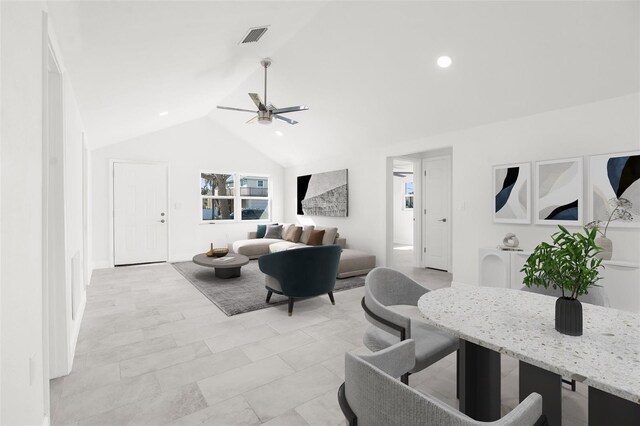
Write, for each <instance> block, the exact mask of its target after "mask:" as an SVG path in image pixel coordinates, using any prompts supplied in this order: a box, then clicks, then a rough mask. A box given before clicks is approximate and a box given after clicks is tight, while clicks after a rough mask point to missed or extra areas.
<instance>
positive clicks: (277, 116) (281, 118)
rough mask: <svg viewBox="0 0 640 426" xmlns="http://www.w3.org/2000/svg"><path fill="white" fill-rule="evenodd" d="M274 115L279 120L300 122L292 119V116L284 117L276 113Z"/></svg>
mask: <svg viewBox="0 0 640 426" xmlns="http://www.w3.org/2000/svg"><path fill="white" fill-rule="evenodd" d="M272 117H274V118H277V119H278V120H282V121H286V122H287V123H289V124H298V122H297V121H296V120H292V119H290V118H287V117H283V116H281V115H275V114H274V115H273V116H272Z"/></svg>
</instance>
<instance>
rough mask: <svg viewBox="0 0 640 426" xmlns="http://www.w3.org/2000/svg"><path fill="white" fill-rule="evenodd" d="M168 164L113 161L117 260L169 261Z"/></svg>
mask: <svg viewBox="0 0 640 426" xmlns="http://www.w3.org/2000/svg"><path fill="white" fill-rule="evenodd" d="M167 221H168V217H167V167H166V165H163V164H138V163H114V164H113V226H114V264H115V265H131V264H135V263H149V262H166V261H167V255H168V253H167V252H168V248H167V238H168V235H167V234H168V231H167V230H168V226H167Z"/></svg>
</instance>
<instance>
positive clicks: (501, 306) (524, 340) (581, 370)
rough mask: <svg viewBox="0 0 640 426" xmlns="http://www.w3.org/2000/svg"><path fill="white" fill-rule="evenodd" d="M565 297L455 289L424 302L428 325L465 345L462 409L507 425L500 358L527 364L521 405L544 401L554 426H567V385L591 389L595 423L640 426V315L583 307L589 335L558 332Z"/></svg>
mask: <svg viewBox="0 0 640 426" xmlns="http://www.w3.org/2000/svg"><path fill="white" fill-rule="evenodd" d="M556 300H557V298H556V297H552V296H547V295H543V294H537V293H533V292H528V291H522V290H517V289H505V288H494V287H477V286H463V285H459V286H455V287H449V288H442V289H438V290H433V291H430V292H428V293H426V294H424V295H423V296H422V297H421V298H420V300H419V301H418V309H419V310H420V314H421V316H422V319H423V320H424V321H426V322H427V323H429V324H431V325H433V326H435V327H437V328H440V329H442V330H445V331H447V332H449V333H451V334H452V335H454V336H457V337H459V338H460V344H461V346H460V354H459V355H460V365H459V373H458V380H459V382H458V383H459V394H460V410H461V411H462V412H464V413H465V414H467V415H468V416H470V417H472V418H474V419H476V420H480V421H494V420H497V419H499V418H500V415H501V412H500V398H501V395H500V378H501V375H500V357H501V355H507V356H510V357H513V358H516V359H517V360H519V362H518V368H519V390H518V393H519V399H520V401H522V400H523V399H525V398H526V397H527V396H528V395H529V394H530V393H531V392H537V393H539V394H540V395H542V399H543V414H545V415H546V416H547V419H548V421H549V425H550V426H555V425H560V424H561V422H562V379H563V378H566V379H573V380H575V381H577V382H580V383H583V384H585V385H586V386H588V394H587V397H588V422H589V425H590V426H593V425H616V426H621V425H640V315H639V314H636V313H632V312H626V311H622V310H618V309H612V308H607V307H603V306H596V305H590V304H587V303H583V304H582V309H583V333H582V335H581V336H569V335H565V334H562V333H560V332H558V331H557V330H556V329H555V302H556Z"/></svg>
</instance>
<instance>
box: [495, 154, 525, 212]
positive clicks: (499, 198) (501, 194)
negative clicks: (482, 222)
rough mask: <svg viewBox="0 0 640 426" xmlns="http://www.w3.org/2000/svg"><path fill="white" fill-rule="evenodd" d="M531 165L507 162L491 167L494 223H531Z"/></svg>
mask: <svg viewBox="0 0 640 426" xmlns="http://www.w3.org/2000/svg"><path fill="white" fill-rule="evenodd" d="M530 193H531V165H530V164H529V163H519V164H508V165H503V166H494V167H493V194H494V209H493V221H494V222H496V223H531V204H530V202H529V200H530V199H531V195H530Z"/></svg>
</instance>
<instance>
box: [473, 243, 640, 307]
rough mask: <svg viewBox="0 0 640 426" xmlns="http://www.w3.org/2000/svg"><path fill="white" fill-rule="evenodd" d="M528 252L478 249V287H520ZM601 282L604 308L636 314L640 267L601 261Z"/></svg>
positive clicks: (633, 264) (639, 291)
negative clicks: (602, 266)
mask: <svg viewBox="0 0 640 426" xmlns="http://www.w3.org/2000/svg"><path fill="white" fill-rule="evenodd" d="M531 253H532V252H531V251H526V250H525V251H503V250H499V249H497V248H481V249H480V253H479V261H480V262H479V264H480V271H479V276H478V277H479V279H478V280H479V284H480V286H484V287H503V288H513V289H520V288H522V286H523V284H522V279H523V277H524V274H523V273H522V272H520V270H521V269H522V267H523V266H524V263H525V262H526V261H527V258H528V257H529V255H531ZM602 264H603V265H604V269H602V270H601V272H600V276H601V277H602V279H601V280H600V281H599V282H598V284H599V285H600V286H602V288H603V290H604V294H605V301H606V303H607V306H609V307H612V308H616V309H622V310H625V311H629V312H636V313H639V312H640V264H638V263H634V262H627V261H619V260H605V261H603V262H602Z"/></svg>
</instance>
